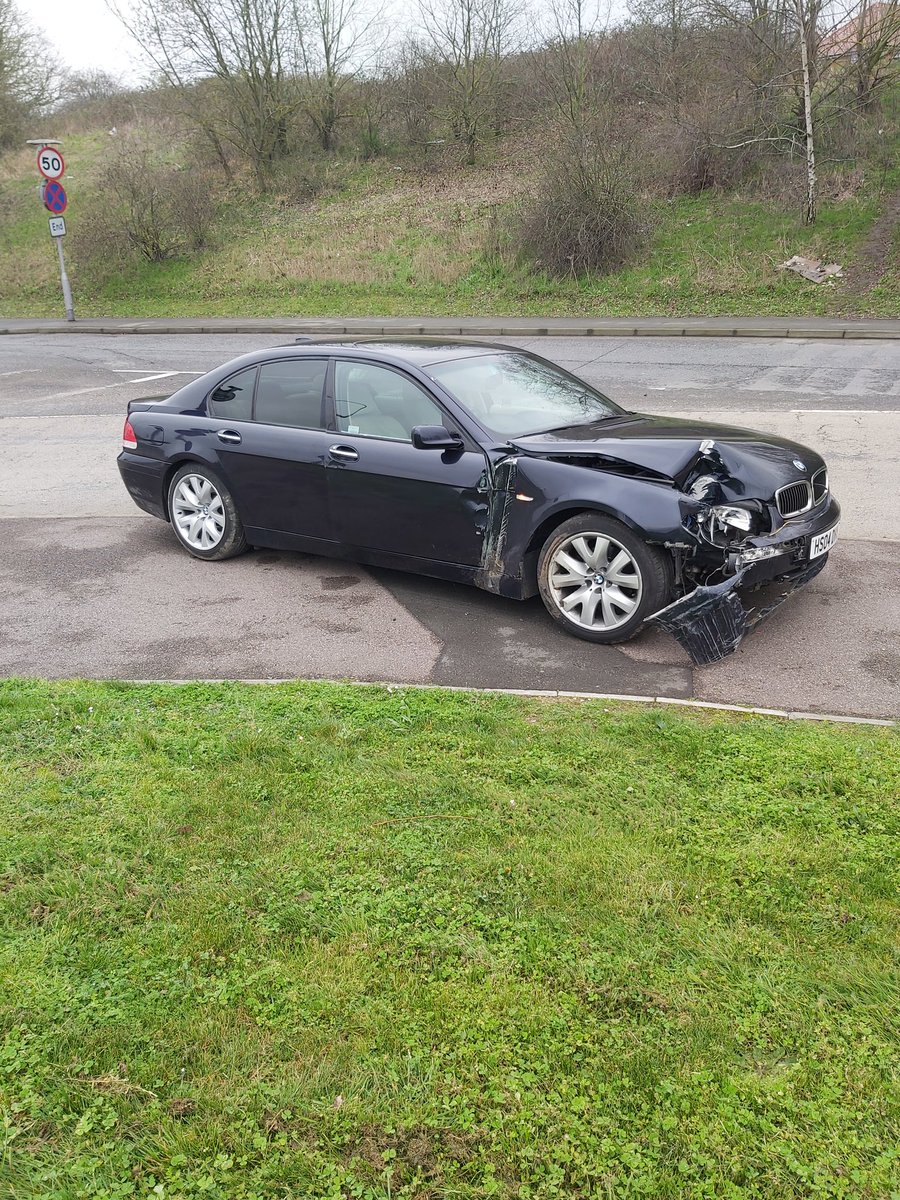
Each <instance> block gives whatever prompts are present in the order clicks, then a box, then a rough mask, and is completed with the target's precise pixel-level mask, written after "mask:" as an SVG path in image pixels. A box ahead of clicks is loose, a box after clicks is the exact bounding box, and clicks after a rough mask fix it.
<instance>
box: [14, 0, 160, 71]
mask: <svg viewBox="0 0 900 1200" xmlns="http://www.w3.org/2000/svg"><path fill="white" fill-rule="evenodd" d="M17 7H18V8H19V10H20V11H22V12H24V13H25V14H26V15H27V16H28V18H29V20H30V21H31V24H32V25H33V26H34V28H35V29H37V30H38V31H39V32H41V33H44V34H45V35H46V38H47V42H48V44H49V45H50V47H51V48H52V50H53V51H54V53H55V54H56V55H57V57H59V58H61V59H62V61H63V62H64V63H65V65H66V66H68V67H72V68H73V69H74V70H76V71H87V70H90V69H91V68H97V67H99V68H102V69H103V70H104V71H110V72H112V73H113V74H114V75H127V76H129V77H134V75H135V74H136V73H137V72H138V71H139V66H138V61H137V58H136V56H135V53H134V50H133V48H132V47H133V45H134V43H133V42H132V41H131V39H130V38H129V37H128V35H127V33H126V32H125V31H124V29H123V28H122V26H121V25H120V24H119V22H118V21H117V20H116V18H115V17H114V16H113V15H112V13H111V12H110V11H109V9H108V8H107V7H106V4H105V3H104V0H17Z"/></svg>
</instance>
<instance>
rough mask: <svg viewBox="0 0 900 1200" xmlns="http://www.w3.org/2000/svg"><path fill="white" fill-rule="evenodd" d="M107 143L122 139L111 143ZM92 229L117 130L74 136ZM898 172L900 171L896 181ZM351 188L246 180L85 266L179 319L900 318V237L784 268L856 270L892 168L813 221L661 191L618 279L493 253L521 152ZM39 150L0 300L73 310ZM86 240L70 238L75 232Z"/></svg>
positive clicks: (7, 222)
mask: <svg viewBox="0 0 900 1200" xmlns="http://www.w3.org/2000/svg"><path fill="white" fill-rule="evenodd" d="M104 139H105V140H104ZM65 151H66V155H67V164H68V173H67V177H66V183H67V186H68V187H69V192H70V196H71V203H70V207H69V211H68V213H67V220H68V221H69V226H70V229H71V230H72V231H73V234H76V233H77V228H78V222H79V219H80V216H79V202H80V201H82V200H85V207H87V203H86V199H85V198H86V197H87V196H88V194H89V192H90V189H91V183H90V179H91V173H92V171H93V170H94V169H95V167H96V164H97V163H98V161H100V159H101V157H102V155H103V154H105V153H108V152H109V139H108V137H107V136H106V135H105V134H97V135H81V136H78V137H73V138H71V139H70V140H69V142H67V144H66V147H65ZM894 175H896V176H897V178H896V179H895V178H894ZM334 179H335V186H334V190H332V191H330V192H326V194H324V195H322V196H320V197H319V198H318V199H316V200H313V201H311V202H308V203H300V204H298V203H291V202H289V201H288V200H287V199H286V198H285V196H284V195H282V196H280V197H279V196H275V197H273V198H270V199H267V200H259V199H253V198H248V197H247V196H246V195H244V194H237V193H233V194H232V195H231V197H230V198H227V199H225V201H224V202H223V203H222V206H221V210H220V214H219V216H218V219H217V221H216V224H215V227H214V230H213V233H212V236H211V241H210V245H209V247H208V248H207V249H205V250H203V251H201V252H199V253H197V254H195V255H192V256H190V257H187V256H185V257H181V258H175V259H172V260H169V261H166V262H164V263H161V264H155V265H151V264H145V265H143V266H140V265H137V266H134V267H131V268H129V269H127V270H126V271H125V272H123V273H122V274H120V275H119V276H118V277H116V278H114V279H112V280H110V281H107V282H105V283H103V284H90V283H88V281H87V279H86V277H84V276H83V273H82V276H79V273H78V271H77V270H76V271H74V272H73V286H74V289H75V299H76V306H77V309H78V311H79V312H80V313H81V314H82V315H84V316H90V315H108V316H115V315H122V316H131V315H135V316H172V315H219V316H226V315H242V316H248V315H253V316H266V315H307V316H312V315H339V316H344V315H383V316H388V315H401V316H402V315H428V314H435V315H441V314H452V315H492V314H497V315H516V314H523V315H528V314H546V315H573V316H574V315H592V314H595V315H652V314H662V315H678V314H681V315H690V314H733V315H779V314H781V315H794V314H819V315H824V314H850V315H858V316H865V315H868V316H896V315H897V314H898V313H900V236H898V237H895V239H894V244H893V252H892V253H893V257H892V258H890V259H889V264H888V269H887V270H886V271H885V273H884V276H883V278H882V280H881V282H880V283H877V284H875V285H871V286H870V285H867V286H866V287H864V288H862V289H857V288H854V286H853V285H852V281H843V282H837V283H835V284H826V285H816V284H812V283H807V282H805V281H804V280H802V279H800V278H799V277H798V276H796V275H792V274H789V273H784V272H779V271H778V270H777V266H778V264H779V263H780V262H782V261H784V260H785V259H787V258H789V257H790V256H791V255H792V254H796V253H801V254H807V255H811V256H813V257H821V258H824V259H826V260H836V261H838V262H840V263H842V264H843V265H844V267H845V269H850V268H852V266H853V263H854V261H855V257H856V255H857V253H858V251H859V249H860V247H862V246H863V245H864V243H865V240H866V237H867V235H868V234H869V232H870V230H871V229H872V226H873V223H874V222H875V220H876V219H877V216H878V213H879V211H880V210H881V209H882V208H883V206H884V204H885V203H886V200H887V196H888V195H889V193H890V191H891V190H892V188H894V187H896V186H898V185H900V168H897V170H895V171H894V172H893V173H891V174H889V176H885V177H884V178H883V179H879V178H878V177H877V172H876V171H874V170H873V171H872V172H871V178H870V179H869V180H868V182H866V183H865V184H864V185H863V186H861V187H860V188H859V189H858V190H857V191H856V192H855V193H854V194H852V195H849V194H848V195H846V196H845V197H844V198H842V199H836V200H828V201H827V202H825V203H823V206H822V211H821V216H820V219H819V222H818V224H817V225H816V226H815V227H814V228H811V229H810V228H805V227H804V226H803V225H802V223H801V221H800V215H799V205H795V206H793V207H792V206H787V205H785V204H781V203H775V202H765V201H763V200H761V199H759V198H758V197H756V198H754V195H753V194H752V193H748V194H746V195H728V194H722V193H718V192H710V193H706V194H703V195H701V196H698V197H681V198H678V199H675V200H673V201H670V202H665V201H660V202H658V203H657V204H656V206H655V207H656V218H657V225H656V231H655V233H654V235H653V238H652V242H651V245H650V247H649V250H648V252H647V255H646V257H645V258H644V259H643V260H642V261H640V262H638V263H636V264H635V265H634V266H632V267H629V268H628V269H625V270H621V271H618V272H616V273H615V274H612V275H609V276H606V277H604V278H592V279H589V280H575V279H569V280H561V281H560V280H553V279H549V278H547V277H546V276H543V275H541V274H540V273H536V272H533V271H529V270H527V269H525V268H524V267H522V266H519V265H516V264H515V263H513V262H510V261H509V260H508V259H506V258H500V257H498V256H497V255H496V254H495V255H491V254H489V253H486V250H485V247H486V246H489V245H490V244H491V243H492V241H493V240H494V239H493V237H492V233H491V231H492V229H494V228H496V227H497V225H498V223H499V224H500V225H502V223H503V219H504V214H505V213H507V212H508V211H509V210H510V208H511V206H513V205H515V203H516V200H517V198H521V195H522V194H523V191H527V189H528V188H529V187H530V186H531V183H530V175H529V173H528V170H527V169H525V170H523V168H522V166H521V164H517V163H515V162H511V161H507V162H503V161H499V162H497V163H496V164H495V165H494V166H492V167H483V168H478V169H472V170H456V171H452V172H450V171H448V172H443V173H438V174H435V175H430V176H424V177H423V176H421V175H419V174H417V173H415V172H412V171H409V170H401V169H399V168H398V167H396V166H394V165H391V164H390V163H389V162H381V163H377V164H374V165H368V166H366V165H363V166H359V167H357V168H347V167H340V166H339V167H337V168H336V169H335V172H334ZM35 189H36V175H35V170H34V166H33V162H32V156H31V154H30V152H25V151H22V152H17V153H15V154H8V155H7V156H6V158H5V159H4V160H3V161H2V162H0V225H2V234H0V313H2V314H3V315H6V316H25V315H29V316H47V315H58V313H59V306H60V301H59V296H58V291H59V282H58V275H57V268H56V260H55V256H54V255H53V253H52V246H51V243H50V240H49V237H48V234H47V224H46V214H45V213H44V211H43V209H42V208H41V206H40V204H39V203H38V201H37V198H36V191H35ZM70 241H71V240H70Z"/></svg>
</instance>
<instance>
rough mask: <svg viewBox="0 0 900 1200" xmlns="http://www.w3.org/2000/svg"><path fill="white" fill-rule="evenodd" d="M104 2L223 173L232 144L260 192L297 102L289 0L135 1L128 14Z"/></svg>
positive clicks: (295, 20) (297, 62)
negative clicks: (178, 102) (193, 124)
mask: <svg viewBox="0 0 900 1200" xmlns="http://www.w3.org/2000/svg"><path fill="white" fill-rule="evenodd" d="M108 2H109V3H110V5H111V7H112V8H113V11H114V12H115V13H116V15H117V16H118V17H119V19H120V20H121V21H122V23H123V24H124V25H125V27H126V28H127V29H128V31H129V32H130V33H131V34H132V36H133V37H134V38H135V40H136V41H137V42H138V44H139V45H140V47H141V48H142V50H143V51H144V53H145V54H146V55H147V57H148V58H149V59H150V61H151V62H152V63H153V65H154V66H155V68H156V70H157V71H158V72H159V74H160V75H161V76H162V78H163V80H164V81H165V82H166V83H168V84H169V85H170V86H171V87H173V88H175V89H176V90H177V92H178V94H179V95H180V96H181V98H182V103H183V105H184V107H185V110H186V111H187V112H188V113H189V114H190V115H191V117H192V118H193V119H194V120H195V121H196V122H197V124H198V125H199V127H200V128H201V129H202V130H203V132H204V133H205V135H206V136H207V138H208V140H209V142H210V144H211V145H212V147H213V150H214V152H215V153H216V157H217V158H218V159H219V161H220V163H221V164H222V166H223V168H225V169H226V170H227V167H228V156H227V151H226V146H228V145H230V146H232V147H233V148H234V149H235V150H237V152H238V153H239V154H240V155H242V156H243V157H245V158H246V159H247V160H248V161H249V162H250V164H251V165H252V167H253V171H254V173H255V175H256V179H257V182H258V183H259V184H260V186H265V184H266V183H267V181H268V178H269V176H270V174H271V169H272V166H273V164H274V163H275V162H276V160H277V159H278V158H279V157H281V156H282V155H284V154H285V152H286V150H287V139H288V123H289V120H290V118H291V117H292V115H293V114H294V113H295V112H296V111H297V109H298V108H299V106H300V103H301V97H300V94H299V89H298V88H297V85H296V80H297V76H298V74H299V73H300V71H301V69H302V55H301V49H300V46H301V29H300V27H299V21H300V15H299V10H298V8H297V6H296V4H294V3H293V0H136V3H135V4H134V5H133V6H131V7H130V8H129V10H128V11H127V12H125V11H123V10H121V9H119V8H118V7H116V0H108ZM210 82H211V83H213V84H214V85H215V86H214V87H213V88H210V87H209V86H208V85H209V83H210ZM210 102H211V103H210Z"/></svg>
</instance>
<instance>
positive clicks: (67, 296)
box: [53, 237, 75, 321]
mask: <svg viewBox="0 0 900 1200" xmlns="http://www.w3.org/2000/svg"><path fill="white" fill-rule="evenodd" d="M53 240H54V242H56V253H57V254H58V255H59V277H60V279H61V280H62V293H63V304H64V305H65V306H66V320H67V321H74V320H75V308H74V306H73V304H72V289H71V287H70V286H69V276H68V275H67V274H66V260H65V259H64V258H63V248H62V238H61V237H55V238H54V239H53Z"/></svg>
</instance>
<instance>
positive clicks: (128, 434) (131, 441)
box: [122, 417, 137, 450]
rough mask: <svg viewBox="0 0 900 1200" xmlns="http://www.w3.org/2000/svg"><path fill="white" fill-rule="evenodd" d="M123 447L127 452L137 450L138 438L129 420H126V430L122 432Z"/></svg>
mask: <svg viewBox="0 0 900 1200" xmlns="http://www.w3.org/2000/svg"><path fill="white" fill-rule="evenodd" d="M122 445H123V446H124V447H125V449H126V450H137V437H136V436H135V432H134V429H133V428H132V425H131V422H130V421H129V420H128V418H127V417H126V418H125V428H124V429H123V430H122Z"/></svg>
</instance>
